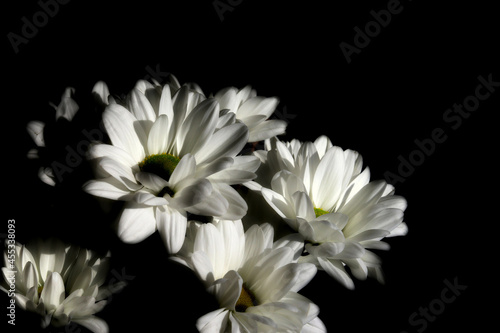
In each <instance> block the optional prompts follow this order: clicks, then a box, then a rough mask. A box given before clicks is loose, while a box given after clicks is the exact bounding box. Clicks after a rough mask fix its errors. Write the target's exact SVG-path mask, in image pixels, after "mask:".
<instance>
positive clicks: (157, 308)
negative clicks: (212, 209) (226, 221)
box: [0, 0, 500, 333]
mask: <svg viewBox="0 0 500 333" xmlns="http://www.w3.org/2000/svg"><path fill="white" fill-rule="evenodd" d="M220 3H226V2H225V1H222V0H221V1H220ZM484 3H487V2H484ZM233 4H235V6H232V8H233V10H232V11H226V12H224V13H223V14H222V17H223V20H221V19H220V16H219V15H218V13H217V11H216V9H215V8H214V6H213V2H212V1H204V2H200V1H198V2H197V1H183V2H182V3H180V2H176V3H175V4H174V3H171V2H168V3H165V4H160V3H159V2H153V1H140V2H118V1H116V2H112V1H106V2H105V3H103V2H98V1H76V0H73V1H70V2H69V3H67V4H64V5H60V6H59V9H58V12H57V13H56V14H55V15H54V17H51V18H49V19H48V20H47V22H43V24H41V27H39V28H38V32H37V33H36V35H35V36H33V37H32V38H28V39H27V43H24V44H21V45H19V50H18V52H17V53H16V52H15V51H14V48H13V46H12V44H11V42H10V41H9V39H8V37H7V36H8V34H9V33H15V34H17V35H22V27H23V24H24V23H23V21H22V18H23V17H26V18H27V19H28V20H29V21H30V22H33V15H34V14H36V13H37V12H39V11H40V10H41V7H40V5H39V4H38V3H37V2H36V1H24V2H22V4H19V3H18V4H16V5H12V4H9V5H6V4H4V9H3V18H2V21H3V22H5V25H4V27H3V28H4V30H3V31H4V32H3V36H4V37H3V44H2V45H3V46H4V48H3V51H2V54H3V55H4V57H3V59H4V60H3V66H4V71H3V73H4V75H3V102H4V103H3V119H4V120H3V121H2V127H3V130H2V135H3V137H2V144H3V149H2V152H3V154H2V156H3V157H2V161H3V162H2V171H3V172H2V175H3V178H2V180H3V189H4V191H5V194H4V199H6V200H3V204H2V219H3V222H4V224H3V227H1V229H0V233H3V234H5V233H6V232H7V220H8V219H15V220H16V239H17V240H18V241H19V242H23V243H24V242H27V241H29V240H30V239H32V238H34V237H37V236H47V235H55V236H58V237H61V238H63V239H64V240H66V241H69V242H74V243H77V244H80V245H82V246H86V247H89V248H93V249H95V250H97V251H100V252H105V251H106V250H107V249H109V248H110V249H111V250H112V251H113V258H114V260H113V269H114V272H115V273H116V274H117V275H119V276H120V275H121V276H122V279H125V280H129V281H128V282H130V285H129V286H128V287H127V288H126V289H124V290H123V291H122V292H120V293H117V294H115V295H114V296H113V298H112V300H111V302H110V304H109V305H108V306H107V307H106V308H105V309H104V310H103V311H102V312H101V313H100V314H98V316H100V317H102V318H103V319H105V320H106V321H107V322H108V324H109V326H110V329H111V332H120V331H124V330H127V331H143V332H146V331H156V330H161V331H167V332H170V331H175V332H178V331H182V332H184V331H190V330H191V329H193V327H194V322H195V320H196V318H198V317H199V316H201V315H203V314H204V313H206V312H208V311H210V310H211V309H212V308H213V306H216V304H215V303H214V301H213V300H212V299H211V298H210V297H208V296H207V295H206V294H205V293H204V292H203V289H202V287H201V285H200V284H199V283H198V282H197V281H196V279H195V278H194V276H192V275H191V274H190V272H189V271H187V270H185V269H183V268H181V267H179V266H177V265H174V264H172V263H169V262H168V260H167V255H166V251H165V250H164V247H163V244H161V240H160V239H159V237H158V235H153V236H151V237H150V238H148V239H147V240H146V241H145V242H143V243H141V244H137V245H124V244H122V243H121V242H120V241H118V240H117V238H116V236H115V234H114V233H113V231H112V230H111V226H110V225H111V223H110V221H109V220H110V216H113V214H114V212H115V210H113V209H117V208H116V206H115V207H114V208H112V210H111V211H108V212H107V213H103V212H102V211H101V210H100V206H99V203H98V202H97V201H96V200H95V199H94V198H92V197H90V196H88V195H86V194H84V193H82V192H81V191H80V190H79V186H80V185H81V184H82V182H83V181H85V180H86V179H88V177H90V176H89V175H90V173H89V170H88V168H87V166H86V165H85V164H84V163H82V165H81V166H79V167H78V168H76V169H75V170H74V172H71V173H68V174H66V175H65V177H64V181H63V182H62V183H61V184H60V186H58V187H56V188H52V187H48V186H47V185H45V184H43V183H41V182H40V181H39V180H38V178H37V175H36V173H37V170H38V167H39V165H38V164H37V163H38V162H37V161H32V160H28V159H27V158H26V153H27V151H28V150H29V149H31V148H33V147H34V144H33V142H32V141H31V139H30V138H29V136H28V134H27V132H26V129H25V128H26V124H27V123H28V122H29V121H30V120H35V119H36V120H42V121H45V122H47V123H50V122H53V118H54V114H53V111H52V109H51V107H50V106H49V105H48V103H49V102H52V103H55V104H57V103H58V102H59V100H60V96H61V94H62V92H63V91H64V89H65V87H68V86H71V87H74V88H75V89H76V96H75V99H76V100H77V102H78V103H79V104H81V110H80V111H79V113H78V116H77V117H75V120H74V124H71V125H69V127H70V130H66V132H65V131H63V130H61V128H64V126H62V124H60V123H59V124H54V125H50V126H51V130H52V133H55V134H51V136H50V138H47V140H48V141H50V142H52V143H53V145H54V147H59V149H61V150H62V151H63V152H64V147H65V146H66V145H68V144H76V143H78V142H79V140H81V137H78V135H79V134H81V130H82V129H85V128H87V129H89V127H86V126H91V125H89V124H94V123H95V121H96V120H98V119H99V112H96V111H95V110H92V109H88V108H86V106H85V105H84V104H85V103H86V101H88V100H89V95H88V94H89V92H90V90H91V88H92V86H93V84H94V83H95V82H96V81H98V80H104V81H105V82H106V83H107V84H108V86H109V87H110V89H111V91H112V93H116V94H121V93H126V92H128V91H129V90H130V89H131V88H132V87H133V85H134V84H135V82H136V81H137V80H138V79H142V78H144V77H146V76H147V75H148V68H149V69H153V70H155V69H158V70H159V71H161V72H170V73H172V74H174V75H175V76H176V77H177V78H178V79H179V81H180V82H181V83H184V82H196V83H198V84H199V85H200V86H201V87H202V89H203V90H204V92H205V93H206V94H210V93H211V92H216V91H217V90H219V89H221V88H223V87H226V86H236V87H238V88H241V87H243V86H245V85H247V84H251V85H252V86H253V87H254V88H255V89H256V90H257V92H258V94H259V95H263V96H278V97H279V98H280V105H279V106H278V110H279V111H280V113H281V114H282V115H283V114H284V115H286V117H285V118H286V120H288V121H289V126H288V129H287V134H286V135H285V136H284V137H283V139H285V140H288V139H292V138H297V139H300V140H302V141H306V140H314V139H315V138H316V137H318V136H319V135H322V134H325V135H327V136H329V137H330V138H331V140H332V141H333V143H334V144H335V145H339V146H341V147H343V148H344V149H346V148H350V149H354V150H357V151H359V152H360V153H361V154H362V155H363V157H364V163H365V165H367V166H369V167H370V169H371V174H372V179H381V178H384V174H385V173H386V172H387V171H389V172H392V173H394V174H398V166H399V163H400V160H398V156H400V155H401V156H402V157H404V158H408V157H409V155H410V154H412V152H414V151H415V150H416V149H417V146H416V145H415V143H414V141H415V140H416V139H418V140H424V139H428V138H430V137H431V132H432V131H433V130H434V129H435V128H441V129H442V130H443V131H444V133H445V134H446V137H447V139H446V141H445V142H444V143H440V144H436V147H435V150H434V152H433V153H432V154H430V155H429V156H425V160H424V161H423V162H422V163H421V165H419V166H416V167H415V168H414V170H413V172H411V174H410V175H408V177H406V179H405V181H404V182H399V183H398V184H396V193H397V194H400V195H403V196H404V197H406V199H407V200H408V208H407V210H406V213H405V221H406V222H407V224H408V226H409V230H410V231H409V233H408V235H407V236H405V237H398V238H393V239H390V240H389V243H390V244H391V246H392V248H391V250H390V251H388V252H384V253H380V255H381V256H382V258H383V261H384V264H383V269H384V272H385V273H386V284H385V285H380V284H378V283H377V282H375V281H373V280H371V279H369V280H367V281H356V290H355V291H347V290H344V289H343V288H342V287H340V286H339V284H337V283H335V282H334V281H333V280H332V279H330V278H328V277H327V276H326V274H324V273H323V272H319V273H318V274H317V276H316V277H315V278H314V280H313V281H312V282H311V283H310V285H308V286H307V287H306V288H305V289H304V290H303V291H302V293H303V294H304V295H306V296H307V297H309V298H310V299H311V300H312V301H314V302H315V303H316V304H318V305H319V306H320V308H321V314H320V318H321V319H322V320H323V321H324V323H325V324H326V326H327V328H328V329H329V331H332V332H364V331H366V330H374V331H381V332H394V333H399V332H403V331H408V332H417V331H418V329H421V330H420V331H425V332H454V331H458V330H460V329H461V328H464V327H466V326H467V325H469V324H472V325H473V326H472V327H474V328H475V330H477V331H481V329H483V330H485V329H486V328H489V327H495V326H490V325H491V324H492V323H494V320H493V318H494V317H493V315H494V312H493V309H494V308H495V307H496V308H497V306H496V300H495V299H496V294H497V285H496V280H497V278H496V271H495V268H496V263H497V262H498V260H495V259H494V258H495V257H494V254H495V252H494V249H493V246H494V242H495V238H494V237H493V236H494V233H495V229H496V225H497V223H498V216H497V214H493V210H494V209H495V208H496V206H495V205H494V203H495V201H496V200H495V199H497V194H496V191H495V190H496V189H497V186H498V181H497V176H496V174H497V171H496V166H497V161H496V159H495V156H496V155H497V151H496V149H495V148H494V147H496V143H497V141H498V140H497V136H496V134H497V131H496V128H497V119H498V117H497V115H496V113H497V112H498V105H499V104H500V103H499V98H500V97H499V96H498V94H500V92H499V91H498V90H500V88H497V91H496V92H495V93H492V94H491V95H490V97H489V98H488V99H486V100H485V101H482V102H481V103H480V105H479V108H478V109H477V111H475V112H474V113H471V115H470V117H468V118H467V119H463V122H462V123H461V124H460V126H458V127H457V128H456V129H453V128H452V127H451V126H450V125H453V123H446V122H445V121H444V119H443V115H444V114H445V112H446V110H447V109H449V108H451V107H452V106H453V104H454V103H457V104H458V103H462V102H463V101H464V99H465V98H466V97H468V96H470V95H473V94H474V92H475V88H476V86H477V85H478V84H479V81H478V76H480V75H481V76H483V77H485V78H487V77H488V75H490V74H491V75H492V79H493V81H496V82H498V81H500V71H499V69H500V66H498V61H499V59H500V58H499V57H498V55H499V52H498V44H499V43H498V33H499V32H500V29H499V21H498V17H497V15H495V10H494V9H493V5H490V4H489V3H487V4H482V3H481V2H474V4H472V2H461V3H457V2H447V3H442V2H441V4H440V5H437V4H436V3H435V2H431V1H409V0H407V1H401V5H400V6H402V7H401V8H402V9H401V12H400V13H399V14H396V15H393V16H392V19H391V22H390V23H389V24H388V25H387V26H386V27H384V28H382V29H381V31H380V32H379V33H378V34H376V35H375V36H374V37H372V38H371V41H370V43H369V44H368V45H367V46H366V47H364V48H362V49H361V51H360V52H359V54H352V59H351V60H352V61H351V62H350V63H348V62H347V61H346V58H345V57H344V55H343V54H342V51H341V48H340V47H339V44H340V43H341V42H346V43H349V44H351V45H352V44H353V43H354V42H353V39H354V37H355V31H354V30H353V29H354V27H356V26H357V27H359V28H361V29H363V28H364V27H365V25H366V23H368V22H370V21H373V17H372V15H371V14H370V11H372V10H374V11H376V12H378V11H379V10H382V9H386V8H387V4H388V1H370V2H368V1H365V2H358V1H356V2H354V1H352V2H348V1H337V2H335V3H328V4H327V3H326V2H318V1H308V2H297V3H293V4H292V3H290V1H273V4H272V5H271V4H269V3H268V2H266V1H249V0H246V1H241V2H238V1H233ZM11 36H12V35H11ZM483 91H484V90H483ZM85 109H88V110H89V111H87V112H85V111H84V110H85ZM66 125H68V124H66ZM71 126H73V127H71ZM66 127H67V126H66ZM90 129H92V127H90ZM71 140H74V141H71ZM494 143H495V146H494ZM413 154H415V153H413ZM63 156H64V155H63ZM48 158H49V159H50V156H49V157H48ZM490 189H491V190H493V191H492V192H490ZM2 229H3V230H2ZM118 273H119V274H118ZM124 274H125V275H124ZM132 277H134V278H133V279H132ZM455 279H457V281H458V283H459V284H461V285H466V286H467V289H466V290H464V291H463V292H462V293H461V295H460V296H459V297H457V298H456V300H455V301H454V302H452V303H451V304H447V305H446V306H445V308H444V311H443V312H442V313H441V314H439V315H438V316H436V319H435V320H434V321H432V322H431V321H427V326H425V327H424V326H423V324H419V325H416V326H412V325H411V323H410V322H409V317H410V316H411V315H412V313H414V312H418V311H420V310H419V309H420V308H421V307H422V308H424V307H428V306H429V304H430V303H432V304H437V303H436V302H437V301H435V300H436V299H439V298H440V297H441V292H442V290H443V289H444V288H445V284H444V282H443V281H444V280H448V281H453V280H455ZM0 300H1V304H4V305H5V306H7V304H8V298H7V297H6V296H5V295H4V294H2V297H1V299H0ZM491 300H492V301H493V304H494V305H490V303H488V302H489V301H491ZM1 308H3V306H1ZM6 311H7V310H5V309H4V310H3V312H5V313H6ZM0 313H2V311H0ZM16 314H17V317H16V327H15V328H16V329H18V330H19V331H24V330H28V329H31V330H32V331H37V329H38V323H37V322H36V316H32V315H30V314H26V313H23V312H22V311H21V310H20V309H18V311H17V313H16ZM2 318H3V319H1V321H2V324H6V321H7V319H8V318H7V317H6V316H5V315H2ZM178 325H181V326H182V327H183V328H182V329H179V328H176V327H178ZM6 326H8V328H10V329H12V327H11V326H10V325H6ZM72 329H74V328H72ZM77 329H78V328H77ZM45 331H46V332H58V331H64V329H59V330H57V329H53V328H49V329H47V330H45ZM83 331H85V330H84V329H82V332H83Z"/></svg>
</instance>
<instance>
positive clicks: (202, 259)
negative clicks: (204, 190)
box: [176, 220, 326, 332]
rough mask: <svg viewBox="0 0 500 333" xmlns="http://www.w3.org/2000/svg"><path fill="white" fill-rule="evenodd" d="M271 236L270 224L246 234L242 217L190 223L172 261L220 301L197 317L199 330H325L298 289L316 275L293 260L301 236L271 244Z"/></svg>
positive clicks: (297, 254) (304, 265)
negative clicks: (215, 308)
mask: <svg viewBox="0 0 500 333" xmlns="http://www.w3.org/2000/svg"><path fill="white" fill-rule="evenodd" d="M273 236H274V234H273V229H272V227H271V226H270V225H268V224H264V225H262V226H258V225H254V226H252V227H251V228H250V229H249V230H247V232H246V233H244V232H243V225H242V223H241V220H236V221H227V220H217V221H214V222H213V223H208V224H200V223H194V222H191V223H190V225H189V228H188V232H187V236H186V242H185V243H184V246H183V248H182V250H181V251H180V252H179V257H177V258H176V260H177V261H180V262H182V263H183V264H185V265H187V266H188V267H190V268H191V269H193V271H194V272H195V273H196V274H197V275H198V277H199V278H200V279H201V280H202V281H203V282H204V283H205V285H206V287H207V289H208V291H209V292H211V293H212V294H213V295H215V297H216V299H217V300H218V302H219V304H220V308H219V309H217V310H214V311H212V312H210V313H208V314H206V315H204V316H202V317H201V318H199V319H198V321H197V328H198V330H199V331H200V332H257V331H258V332H301V331H302V330H303V332H313V331H314V329H316V332H326V329H324V325H323V323H322V322H321V320H320V319H319V318H318V317H317V315H318V313H319V309H318V307H317V306H316V305H315V304H313V303H312V302H311V301H310V300H309V299H307V298H305V297H304V296H301V295H300V294H298V293H297V292H298V291H299V290H300V289H301V288H302V287H304V286H305V285H306V284H307V283H308V282H309V281H310V280H311V279H312V278H313V276H314V275H315V273H316V267H315V265H312V264H309V263H297V259H298V257H299V256H300V253H301V252H302V247H303V243H302V240H301V239H300V240H297V239H296V237H295V235H292V236H291V237H287V238H284V239H281V240H280V241H278V242H276V243H274V244H273ZM321 329H322V330H321Z"/></svg>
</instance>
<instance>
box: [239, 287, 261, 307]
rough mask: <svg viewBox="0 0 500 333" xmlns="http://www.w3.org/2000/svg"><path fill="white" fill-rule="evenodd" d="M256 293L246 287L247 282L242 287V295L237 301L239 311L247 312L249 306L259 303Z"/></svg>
mask: <svg viewBox="0 0 500 333" xmlns="http://www.w3.org/2000/svg"><path fill="white" fill-rule="evenodd" d="M257 304H258V303H257V300H256V298H255V295H254V294H253V293H252V292H251V291H250V290H249V289H248V288H247V287H246V285H245V284H243V286H242V287H241V293H240V297H239V298H238V300H237V301H236V306H235V309H236V311H238V312H245V311H246V310H247V309H248V308H249V307H251V306H255V305H257Z"/></svg>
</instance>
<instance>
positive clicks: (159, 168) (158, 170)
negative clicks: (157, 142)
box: [139, 153, 181, 181]
mask: <svg viewBox="0 0 500 333" xmlns="http://www.w3.org/2000/svg"><path fill="white" fill-rule="evenodd" d="M180 161H181V159H180V158H179V157H177V156H174V155H171V154H167V153H163V154H153V155H149V156H147V157H146V158H145V159H144V160H143V161H142V162H141V163H139V169H141V171H144V172H150V173H154V174H155V175H157V176H160V177H161V178H163V179H165V180H166V181H168V180H169V179H170V176H172V173H173V172H174V170H175V167H176V166H177V164H179V162H180Z"/></svg>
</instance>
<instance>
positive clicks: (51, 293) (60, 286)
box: [40, 272, 64, 310]
mask: <svg viewBox="0 0 500 333" xmlns="http://www.w3.org/2000/svg"><path fill="white" fill-rule="evenodd" d="M63 300H64V281H63V279H62V277H61V275H60V274H59V273H58V272H52V273H50V274H49V275H48V277H47V280H46V281H45V284H44V286H43V290H42V294H41V295H40V302H41V303H43V304H44V305H45V307H46V308H47V310H52V309H55V308H57V307H58V306H59V304H61V303H62V301H63Z"/></svg>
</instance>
